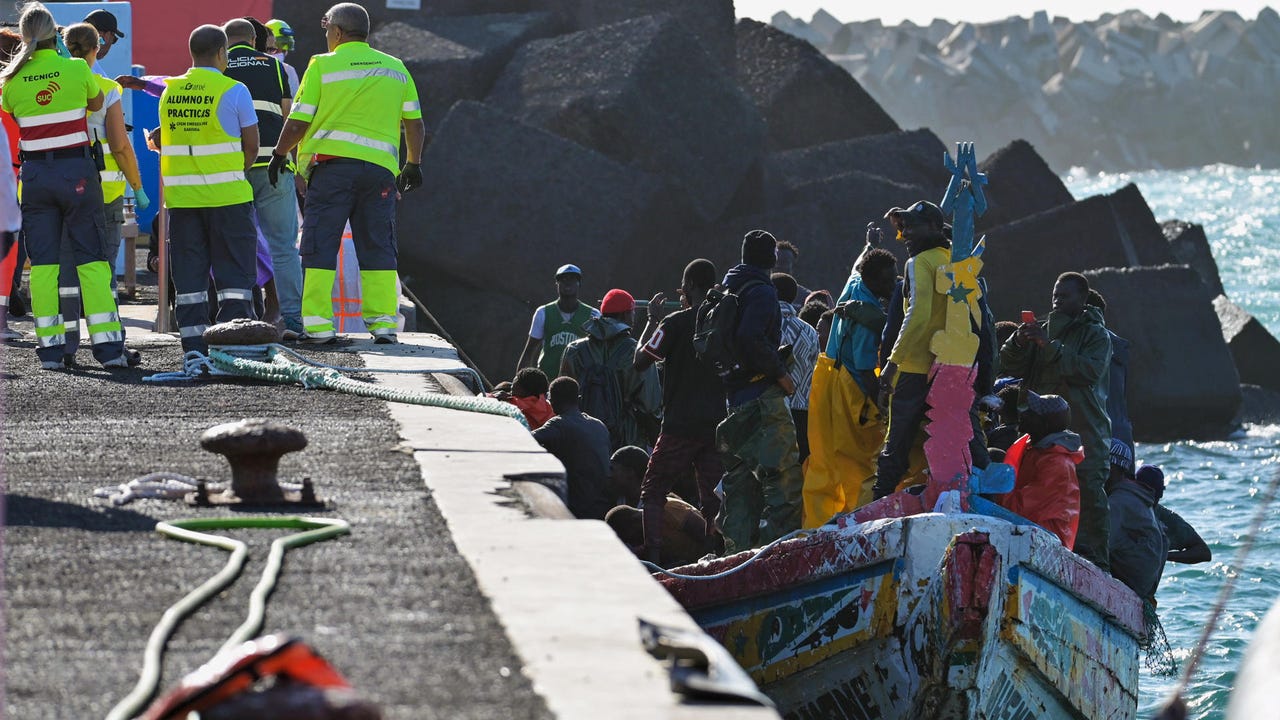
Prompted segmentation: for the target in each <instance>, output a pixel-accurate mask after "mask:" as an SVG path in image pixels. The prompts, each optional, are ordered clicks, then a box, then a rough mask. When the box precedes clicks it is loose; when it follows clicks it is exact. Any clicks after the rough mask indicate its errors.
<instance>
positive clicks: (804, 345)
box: [778, 300, 818, 410]
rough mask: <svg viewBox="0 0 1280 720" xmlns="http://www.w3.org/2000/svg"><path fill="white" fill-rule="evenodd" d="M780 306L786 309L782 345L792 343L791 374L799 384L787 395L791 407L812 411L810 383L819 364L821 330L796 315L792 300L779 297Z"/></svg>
mask: <svg viewBox="0 0 1280 720" xmlns="http://www.w3.org/2000/svg"><path fill="white" fill-rule="evenodd" d="M778 307H779V308H781V309H782V344H783V345H790V346H791V366H790V368H789V369H788V370H787V375H789V376H790V377H791V382H793V383H795V384H796V392H795V394H794V395H792V396H791V397H789V398H787V406H788V407H790V408H791V409H792V410H808V409H809V386H810V384H812V382H813V369H814V367H816V366H817V364H818V331H817V330H814V329H813V327H812V326H811V325H809V323H807V322H805V321H803V320H801V319H800V317H799V316H798V315H796V309H795V308H794V307H792V306H791V303H788V302H782V301H781V300H779V301H778Z"/></svg>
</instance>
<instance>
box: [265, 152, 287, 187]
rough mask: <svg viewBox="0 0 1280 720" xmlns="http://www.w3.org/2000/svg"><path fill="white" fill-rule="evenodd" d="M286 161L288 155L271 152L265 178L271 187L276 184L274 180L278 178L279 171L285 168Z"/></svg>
mask: <svg viewBox="0 0 1280 720" xmlns="http://www.w3.org/2000/svg"><path fill="white" fill-rule="evenodd" d="M288 162H289V156H288V155H277V154H276V153H274V152H273V153H271V162H270V163H269V164H268V165H267V180H269V181H270V182H271V187H275V186H276V182H277V181H278V180H279V179H280V171H281V170H283V169H284V168H285V165H286V164H288Z"/></svg>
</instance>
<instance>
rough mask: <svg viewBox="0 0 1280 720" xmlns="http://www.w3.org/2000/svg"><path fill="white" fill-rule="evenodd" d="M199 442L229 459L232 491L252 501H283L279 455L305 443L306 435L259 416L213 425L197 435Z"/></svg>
mask: <svg viewBox="0 0 1280 720" xmlns="http://www.w3.org/2000/svg"><path fill="white" fill-rule="evenodd" d="M200 446H201V447H203V448H204V449H205V450H208V451H209V452H213V453H218V454H220V455H224V456H225V457H226V458H227V462H229V463H231V492H232V493H233V494H234V495H235V496H236V497H237V498H239V499H240V500H241V501H242V502H245V503H251V504H269V503H282V502H284V501H285V496H284V490H283V489H281V487H280V483H279V482H278V481H277V480H276V469H277V468H278V467H279V464H280V456H282V455H284V454H285V453H291V452H293V451H295V450H301V449H303V448H305V447H306V446H307V436H306V435H303V434H302V431H301V430H295V429H294V428H291V427H286V426H284V425H281V424H279V423H275V422H272V421H270V420H264V419H261V418H254V419H249V420H241V421H239V422H233V423H224V424H222V425H215V426H214V427H211V428H209V429H208V430H205V431H204V434H203V435H201V436H200Z"/></svg>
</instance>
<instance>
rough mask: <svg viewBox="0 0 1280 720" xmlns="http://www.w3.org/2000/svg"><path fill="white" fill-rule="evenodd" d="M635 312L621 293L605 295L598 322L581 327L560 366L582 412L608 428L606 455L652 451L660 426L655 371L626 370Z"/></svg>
mask: <svg viewBox="0 0 1280 720" xmlns="http://www.w3.org/2000/svg"><path fill="white" fill-rule="evenodd" d="M635 309H636V301H635V298H633V297H632V296H631V293H629V292H627V291H626V290H621V289H617V288H615V289H613V290H610V291H609V292H607V293H605V296H604V302H602V303H600V317H598V318H592V319H590V320H588V321H586V323H584V324H583V329H584V330H585V331H586V334H587V336H586V337H585V338H582V339H580V340H574V341H573V342H571V343H569V347H567V348H565V350H564V357H563V358H562V359H561V361H560V374H561V375H565V376H568V377H571V378H573V379H574V380H577V381H578V386H579V391H580V393H581V395H580V396H579V399H578V401H579V406H580V407H581V408H582V411H583V412H585V413H587V414H588V415H590V416H592V417H594V418H596V419H597V420H599V421H600V422H602V423H604V424H605V427H607V428H609V437H610V439H611V441H612V447H611V448H610V451H613V450H617V449H618V448H620V447H625V446H627V445H638V446H640V447H644V448H650V447H653V441H654V440H656V439H657V436H658V427H659V425H660V424H661V422H662V385H661V384H660V383H659V381H658V369H657V368H656V367H653V366H652V365H650V366H649V367H648V368H646V369H645V370H642V371H638V370H636V369H635V367H634V366H633V364H632V363H633V359H634V358H635V354H636V340H635V338H633V337H631V324H632V320H633V318H634V313H635Z"/></svg>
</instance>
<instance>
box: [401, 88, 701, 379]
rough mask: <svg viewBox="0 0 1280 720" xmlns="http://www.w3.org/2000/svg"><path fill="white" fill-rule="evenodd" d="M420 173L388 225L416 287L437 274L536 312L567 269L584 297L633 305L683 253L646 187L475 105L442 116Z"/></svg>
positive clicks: (658, 186)
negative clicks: (609, 293)
mask: <svg viewBox="0 0 1280 720" xmlns="http://www.w3.org/2000/svg"><path fill="white" fill-rule="evenodd" d="M423 166H424V167H429V168H432V172H429V173H427V174H426V182H425V184H424V186H423V187H422V189H421V190H419V191H417V192H415V193H414V194H412V195H409V196H407V202H403V203H400V209H399V215H398V223H399V227H400V236H401V241H400V256H401V267H402V268H405V270H404V272H406V273H407V274H409V275H412V276H413V277H415V278H417V279H419V281H420V282H424V283H426V284H427V285H426V286H427V287H429V286H430V282H431V278H432V277H434V275H435V274H436V273H438V272H445V273H448V274H450V275H452V276H454V277H455V278H459V279H463V280H466V281H468V282H470V283H472V284H473V285H477V286H483V287H485V288H486V290H485V292H492V291H493V290H494V289H495V288H500V289H501V292H503V293H506V294H507V295H510V296H512V297H514V298H517V299H519V300H521V301H525V302H528V303H531V304H541V303H544V302H548V301H549V300H550V297H554V284H553V281H552V276H553V275H554V273H555V269H556V268H557V267H559V266H560V265H561V264H563V263H567V262H572V263H575V264H577V265H579V266H580V267H582V269H583V272H584V273H585V278H584V279H585V281H586V285H587V286H588V287H591V286H594V287H600V286H603V285H604V284H605V283H609V284H610V286H612V287H623V288H628V289H634V290H633V292H635V294H636V296H637V297H642V295H641V292H642V291H645V290H647V289H648V288H649V287H651V286H652V284H654V283H658V282H661V283H664V284H662V285H661V287H670V286H671V282H672V278H671V274H672V269H671V268H672V267H676V263H677V262H679V261H680V259H681V258H684V256H685V254H686V253H687V252H692V251H691V250H689V249H688V248H687V247H684V246H682V245H681V243H679V242H674V241H672V238H676V237H679V235H678V234H676V232H675V230H674V229H673V228H672V227H671V226H670V225H669V224H668V223H670V222H671V221H672V220H673V219H674V218H676V217H678V213H677V211H676V210H675V208H674V207H673V203H672V202H671V201H670V200H669V198H668V196H667V194H666V192H665V190H664V186H663V183H662V182H661V181H660V180H659V179H658V178H656V177H654V176H652V175H649V174H647V173H645V172H642V171H640V170H637V169H635V168H631V167H627V166H624V165H619V164H617V163H615V162H614V161H612V160H610V159H609V158H606V157H604V156H603V155H600V154H598V153H596V152H594V151H592V150H589V149H587V148H584V147H582V146H580V145H576V144H574V143H572V142H569V141H568V140H565V139H563V138H560V137H556V136H555V135H552V134H550V133H548V132H546V131H543V130H540V129H538V128H535V127H532V126H529V125H525V124H523V123H521V122H519V121H518V120H516V119H514V118H511V117H509V116H507V115H505V114H503V113H501V112H498V111H497V110H494V109H492V108H490V107H487V106H485V105H482V104H480V103H475V102H470V101H463V102H460V103H458V104H456V105H454V106H453V109H452V110H450V111H449V115H448V116H447V117H446V118H445V121H444V123H443V125H442V126H441V128H440V131H439V133H437V135H436V139H435V140H434V141H433V142H432V143H431V145H430V146H429V147H428V148H427V152H426V156H425V157H424V159H423ZM415 233H417V234H419V235H418V236H417V238H415V239H410V238H411V237H413V234H415ZM655 238H661V239H663V240H664V241H663V242H655V241H654V239H655ZM686 260H687V258H686ZM679 267H681V268H682V267H684V266H683V265H679ZM675 272H676V274H677V276H678V272H679V271H678V270H676V271H675ZM600 292H601V294H603V290H601V291H600ZM549 296H550V297H549ZM584 297H585V295H584ZM433 312H434V309H433ZM441 319H442V320H443V318H441ZM527 321H528V318H524V319H523V320H522V321H521V322H525V323H527ZM445 327H447V328H449V331H450V332H456V331H457V330H456V327H457V326H456V325H450V324H447V323H446V325H445ZM484 330H485V331H486V332H487V331H488V329H487V328H485V329H484ZM477 360H479V361H480V362H484V361H483V360H480V358H477ZM511 362H513V363H514V358H512V359H511Z"/></svg>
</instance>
